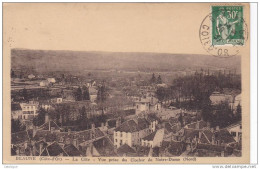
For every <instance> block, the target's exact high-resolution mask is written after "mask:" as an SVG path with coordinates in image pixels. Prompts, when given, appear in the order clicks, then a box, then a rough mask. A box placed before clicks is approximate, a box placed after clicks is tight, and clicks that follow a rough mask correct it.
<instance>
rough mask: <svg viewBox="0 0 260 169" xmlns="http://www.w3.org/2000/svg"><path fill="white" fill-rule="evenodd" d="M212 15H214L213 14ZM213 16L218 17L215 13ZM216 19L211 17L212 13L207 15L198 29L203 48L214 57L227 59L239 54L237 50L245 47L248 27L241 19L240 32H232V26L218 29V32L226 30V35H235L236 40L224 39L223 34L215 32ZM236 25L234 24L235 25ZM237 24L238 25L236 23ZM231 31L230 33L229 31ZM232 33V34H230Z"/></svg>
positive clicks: (229, 37) (228, 37)
mask: <svg viewBox="0 0 260 169" xmlns="http://www.w3.org/2000/svg"><path fill="white" fill-rule="evenodd" d="M213 14H214V13H213ZM215 15H218V14H217V13H215ZM217 22H218V21H217V19H216V18H214V17H212V13H210V14H208V15H207V16H206V17H205V18H204V19H203V21H202V23H201V25H200V29H199V37H200V42H201V44H202V46H203V48H204V49H205V50H206V51H207V52H208V53H209V54H210V55H213V56H216V57H222V58H227V57H231V56H235V55H238V54H239V48H240V47H241V46H244V45H245V42H246V41H247V39H248V27H247V24H246V23H245V20H244V19H243V18H241V19H240V24H242V25H243V26H242V27H241V29H240V30H232V29H231V27H232V25H227V27H226V28H223V25H222V27H220V29H222V30H220V31H223V30H224V29H226V30H227V31H226V32H227V33H230V34H232V33H233V34H236V37H238V38H237V39H232V38H231V35H229V36H226V37H224V34H221V33H219V30H218V33H219V34H218V33H217V34H216V33H215V34H214V32H217V31H216V30H217V28H216V23H217ZM237 23H238V22H237ZM235 24H236V23H235ZM238 24H239V23H238ZM230 30H231V31H230ZM232 31H233V32H232Z"/></svg>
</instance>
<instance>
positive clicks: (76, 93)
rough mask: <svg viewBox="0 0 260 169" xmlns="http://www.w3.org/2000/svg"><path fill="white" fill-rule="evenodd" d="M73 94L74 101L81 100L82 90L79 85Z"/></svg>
mask: <svg viewBox="0 0 260 169" xmlns="http://www.w3.org/2000/svg"><path fill="white" fill-rule="evenodd" d="M74 95H75V100H76V101H81V100H82V90H81V88H80V87H79V88H78V89H77V90H76V91H75V93H74Z"/></svg>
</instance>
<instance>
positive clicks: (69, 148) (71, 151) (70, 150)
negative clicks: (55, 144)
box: [64, 144, 83, 157]
mask: <svg viewBox="0 0 260 169" xmlns="http://www.w3.org/2000/svg"><path fill="white" fill-rule="evenodd" d="M64 151H65V152H66V153H67V154H68V156H71V157H79V156H83V153H82V152H81V151H79V150H78V149H77V148H76V147H75V146H74V145H73V144H68V145H66V146H65V147H64Z"/></svg>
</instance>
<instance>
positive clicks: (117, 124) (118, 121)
mask: <svg viewBox="0 0 260 169" xmlns="http://www.w3.org/2000/svg"><path fill="white" fill-rule="evenodd" d="M120 125H121V117H118V119H117V120H116V127H119V126H120Z"/></svg>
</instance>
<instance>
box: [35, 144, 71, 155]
mask: <svg viewBox="0 0 260 169" xmlns="http://www.w3.org/2000/svg"><path fill="white" fill-rule="evenodd" d="M46 152H47V155H48V156H59V155H61V154H62V155H63V156H68V154H67V153H66V152H65V151H64V150H63V148H62V147H61V146H60V145H59V144H58V143H57V142H53V143H52V144H51V145H49V146H47V147H46V148H45V150H44V151H43V153H42V154H41V155H40V156H45V155H46Z"/></svg>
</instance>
